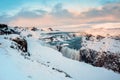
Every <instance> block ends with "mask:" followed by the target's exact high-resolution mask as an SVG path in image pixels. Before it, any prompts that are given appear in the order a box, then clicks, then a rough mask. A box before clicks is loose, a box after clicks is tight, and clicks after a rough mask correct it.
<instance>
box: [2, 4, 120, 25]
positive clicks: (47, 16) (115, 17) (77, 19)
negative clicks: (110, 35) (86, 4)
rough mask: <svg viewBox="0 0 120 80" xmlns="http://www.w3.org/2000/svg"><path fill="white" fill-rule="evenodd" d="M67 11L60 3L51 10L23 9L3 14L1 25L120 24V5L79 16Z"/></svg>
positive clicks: (96, 9) (103, 7)
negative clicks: (12, 13)
mask: <svg viewBox="0 0 120 80" xmlns="http://www.w3.org/2000/svg"><path fill="white" fill-rule="evenodd" d="M70 11H71V10H70V9H65V8H64V5H63V4H61V3H59V4H56V5H54V6H53V7H52V8H51V10H44V9H40V8H37V9H30V8H28V7H27V8H24V7H23V8H22V9H20V10H19V11H18V12H17V13H16V14H15V15H12V16H10V15H9V14H6V13H2V14H1V15H0V23H8V24H12V25H24V26H25V25H27V26H29V25H31V26H34V25H37V26H38V25H66V24H67V25H68V24H69V25H71V24H81V23H107V22H109V23H110V22H120V15H119V12H120V3H110V4H106V5H104V6H102V7H101V8H99V9H98V8H94V9H90V10H89V11H86V12H82V13H80V14H79V15H76V14H75V13H72V12H70Z"/></svg>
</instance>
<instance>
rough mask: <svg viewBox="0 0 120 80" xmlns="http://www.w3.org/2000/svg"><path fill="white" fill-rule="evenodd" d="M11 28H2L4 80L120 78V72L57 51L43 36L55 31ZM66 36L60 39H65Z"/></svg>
mask: <svg viewBox="0 0 120 80" xmlns="http://www.w3.org/2000/svg"><path fill="white" fill-rule="evenodd" d="M1 30H2V29H1ZM9 30H10V31H6V30H3V31H1V35H0V80H119V79H120V74H118V73H115V72H113V71H112V70H107V69H104V68H99V67H93V66H91V65H89V64H86V63H84V62H79V61H75V60H71V59H68V58H66V57H64V56H63V55H62V53H60V52H58V51H57V50H55V49H52V48H50V47H47V44H46V42H45V41H44V40H42V39H43V37H44V36H45V35H44V34H46V33H48V32H51V31H42V30H40V29H39V30H36V29H35V30H33V29H30V28H29V29H26V28H9ZM11 31H12V33H10V32H11ZM8 32H9V33H8ZM53 32H56V31H52V32H51V33H53ZM46 36H48V35H46ZM48 37H49V36H48ZM66 37H67V36H66ZM66 37H63V38H58V37H57V39H58V40H60V41H62V40H64V39H66ZM54 39H56V38H54Z"/></svg>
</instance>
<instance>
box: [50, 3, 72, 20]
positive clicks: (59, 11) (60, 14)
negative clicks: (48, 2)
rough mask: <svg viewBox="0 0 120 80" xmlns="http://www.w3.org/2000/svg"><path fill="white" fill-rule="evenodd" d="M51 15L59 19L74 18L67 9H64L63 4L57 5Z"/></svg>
mask: <svg viewBox="0 0 120 80" xmlns="http://www.w3.org/2000/svg"><path fill="white" fill-rule="evenodd" d="M50 14H51V15H52V16H53V17H57V18H72V17H73V14H72V13H71V12H69V11H68V10H67V9H64V8H63V5H62V4H61V3H58V4H56V5H55V6H54V8H53V9H52V12H51V13H50Z"/></svg>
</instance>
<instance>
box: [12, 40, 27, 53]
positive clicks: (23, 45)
mask: <svg viewBox="0 0 120 80" xmlns="http://www.w3.org/2000/svg"><path fill="white" fill-rule="evenodd" d="M12 41H14V42H16V43H17V44H18V48H19V49H20V50H22V51H23V52H27V51H28V50H27V41H26V40H25V39H20V38H15V39H12Z"/></svg>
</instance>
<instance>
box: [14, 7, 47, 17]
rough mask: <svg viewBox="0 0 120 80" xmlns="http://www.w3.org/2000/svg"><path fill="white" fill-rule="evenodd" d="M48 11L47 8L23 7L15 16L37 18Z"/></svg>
mask: <svg viewBox="0 0 120 80" xmlns="http://www.w3.org/2000/svg"><path fill="white" fill-rule="evenodd" d="M46 13H47V11H45V10H41V9H38V10H27V9H22V10H20V11H19V12H18V13H17V14H16V15H15V16H14V17H16V18H17V17H23V18H37V17H43V16H45V15H46Z"/></svg>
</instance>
